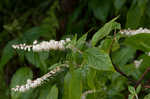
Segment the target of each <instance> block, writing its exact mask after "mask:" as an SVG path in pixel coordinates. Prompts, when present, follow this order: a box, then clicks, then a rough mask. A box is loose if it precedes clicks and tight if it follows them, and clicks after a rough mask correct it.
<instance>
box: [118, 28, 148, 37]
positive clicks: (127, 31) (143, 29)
mask: <svg viewBox="0 0 150 99" xmlns="http://www.w3.org/2000/svg"><path fill="white" fill-rule="evenodd" d="M120 33H121V34H124V35H129V36H130V35H136V34H140V33H150V30H149V29H147V28H139V29H137V30H131V29H127V30H121V31H120Z"/></svg>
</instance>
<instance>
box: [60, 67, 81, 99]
mask: <svg viewBox="0 0 150 99" xmlns="http://www.w3.org/2000/svg"><path fill="white" fill-rule="evenodd" d="M63 92H64V94H63V99H81V94H82V79H81V71H80V70H79V69H78V70H75V71H72V73H69V72H68V74H67V75H66V76H65V79H64V91H63Z"/></svg>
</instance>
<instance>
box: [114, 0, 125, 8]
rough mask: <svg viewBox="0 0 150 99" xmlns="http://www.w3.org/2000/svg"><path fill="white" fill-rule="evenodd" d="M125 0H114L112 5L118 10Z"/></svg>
mask: <svg viewBox="0 0 150 99" xmlns="http://www.w3.org/2000/svg"><path fill="white" fill-rule="evenodd" d="M125 2H126V0H115V1H114V6H115V8H116V10H120V9H121V8H122V6H123V5H124V4H125Z"/></svg>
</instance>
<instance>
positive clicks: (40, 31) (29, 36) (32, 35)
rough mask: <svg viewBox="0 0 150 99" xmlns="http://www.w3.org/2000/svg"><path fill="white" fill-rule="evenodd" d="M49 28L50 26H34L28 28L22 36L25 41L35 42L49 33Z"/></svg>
mask: <svg viewBox="0 0 150 99" xmlns="http://www.w3.org/2000/svg"><path fill="white" fill-rule="evenodd" d="M48 29H49V28H48V27H33V28H31V29H29V30H27V31H26V32H25V33H24V34H23V36H22V39H23V42H33V40H37V39H38V38H39V37H41V36H43V35H44V34H46V33H49V30H48Z"/></svg>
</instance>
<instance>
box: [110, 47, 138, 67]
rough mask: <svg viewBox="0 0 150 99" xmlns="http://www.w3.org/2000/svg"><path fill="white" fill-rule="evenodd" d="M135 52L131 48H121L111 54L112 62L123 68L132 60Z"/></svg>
mask: <svg viewBox="0 0 150 99" xmlns="http://www.w3.org/2000/svg"><path fill="white" fill-rule="evenodd" d="M135 53H136V50H135V49H134V48H132V47H129V46H126V47H121V48H120V49H119V50H117V51H115V52H113V53H112V61H113V63H114V64H116V65H117V66H123V65H125V64H126V63H127V62H129V61H131V60H132V59H133V58H134V55H135Z"/></svg>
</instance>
